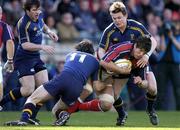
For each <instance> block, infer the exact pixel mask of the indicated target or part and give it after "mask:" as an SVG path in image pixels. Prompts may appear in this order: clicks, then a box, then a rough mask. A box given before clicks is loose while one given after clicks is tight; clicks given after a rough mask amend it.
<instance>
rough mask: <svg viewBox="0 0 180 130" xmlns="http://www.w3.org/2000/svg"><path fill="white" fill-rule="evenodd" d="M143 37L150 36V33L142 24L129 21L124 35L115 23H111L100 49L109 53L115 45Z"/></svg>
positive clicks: (102, 39) (101, 41)
mask: <svg viewBox="0 0 180 130" xmlns="http://www.w3.org/2000/svg"><path fill="white" fill-rule="evenodd" d="M143 35H150V33H149V32H148V31H147V30H146V28H145V27H144V26H143V25H142V24H141V23H139V22H137V21H135V20H132V19H128V20H127V27H126V29H125V31H124V32H123V33H121V31H120V30H119V29H118V28H117V27H116V26H115V24H114V23H111V24H110V25H109V26H108V27H107V28H106V29H105V30H104V32H103V34H102V37H101V40H100V43H99V47H101V48H103V49H104V50H105V51H107V50H108V49H109V47H110V46H112V45H114V44H118V43H126V42H133V41H134V40H135V39H136V38H138V37H139V36H143Z"/></svg>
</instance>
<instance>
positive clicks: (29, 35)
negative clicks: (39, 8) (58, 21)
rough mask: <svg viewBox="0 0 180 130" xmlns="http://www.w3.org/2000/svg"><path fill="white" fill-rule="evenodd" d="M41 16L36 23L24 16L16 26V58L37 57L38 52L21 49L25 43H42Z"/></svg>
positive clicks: (42, 24)
mask: <svg viewBox="0 0 180 130" xmlns="http://www.w3.org/2000/svg"><path fill="white" fill-rule="evenodd" d="M43 26H44V21H43V15H42V13H41V14H40V15H39V18H38V20H37V21H36V22H34V21H32V20H31V19H30V17H29V16H28V15H27V14H25V15H24V16H23V17H22V18H21V19H20V20H19V21H18V24H17V29H18V35H19V43H20V44H19V47H18V51H17V55H18V58H21V57H24V58H27V57H31V58H32V57H39V55H40V54H39V51H28V50H24V49H23V48H22V44H23V43H25V42H31V43H34V44H41V43H42V33H43Z"/></svg>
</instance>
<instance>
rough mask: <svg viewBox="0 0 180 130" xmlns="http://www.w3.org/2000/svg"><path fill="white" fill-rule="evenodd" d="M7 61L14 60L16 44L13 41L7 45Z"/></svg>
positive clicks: (9, 41)
mask: <svg viewBox="0 0 180 130" xmlns="http://www.w3.org/2000/svg"><path fill="white" fill-rule="evenodd" d="M6 50H7V59H8V60H12V59H13V57H14V42H13V40H8V41H7V43H6Z"/></svg>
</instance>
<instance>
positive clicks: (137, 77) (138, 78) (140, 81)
mask: <svg viewBox="0 0 180 130" xmlns="http://www.w3.org/2000/svg"><path fill="white" fill-rule="evenodd" d="M133 78H134V84H137V85H140V84H141V83H142V79H141V77H140V76H136V77H133Z"/></svg>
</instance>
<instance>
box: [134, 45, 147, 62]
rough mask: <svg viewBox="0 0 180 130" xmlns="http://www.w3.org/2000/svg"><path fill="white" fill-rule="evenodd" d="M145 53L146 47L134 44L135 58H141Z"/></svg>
mask: <svg viewBox="0 0 180 130" xmlns="http://www.w3.org/2000/svg"><path fill="white" fill-rule="evenodd" d="M144 54H145V51H144V49H140V48H136V46H134V48H133V52H132V55H133V56H134V58H135V59H141V58H142V57H143V55H144Z"/></svg>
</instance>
